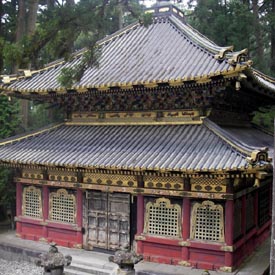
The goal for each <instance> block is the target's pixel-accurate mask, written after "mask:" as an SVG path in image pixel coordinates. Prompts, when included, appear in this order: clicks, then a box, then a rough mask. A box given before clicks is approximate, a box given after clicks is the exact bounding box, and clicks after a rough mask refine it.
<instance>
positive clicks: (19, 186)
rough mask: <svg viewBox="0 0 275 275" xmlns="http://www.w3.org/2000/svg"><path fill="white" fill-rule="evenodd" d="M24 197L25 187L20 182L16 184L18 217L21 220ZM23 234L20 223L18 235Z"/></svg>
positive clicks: (19, 223)
mask: <svg viewBox="0 0 275 275" xmlns="http://www.w3.org/2000/svg"><path fill="white" fill-rule="evenodd" d="M22 196H23V186H22V184H21V183H20V182H17V183H16V216H17V218H20V216H22ZM21 232H22V224H21V222H20V221H17V222H16V234H18V235H20V234H21Z"/></svg>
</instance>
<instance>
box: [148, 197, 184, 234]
mask: <svg viewBox="0 0 275 275" xmlns="http://www.w3.org/2000/svg"><path fill="white" fill-rule="evenodd" d="M144 233H147V234H151V235H157V236H165V237H181V207H180V206H179V205H178V204H171V202H170V200H169V199H165V198H159V199H157V200H156V201H155V203H153V202H148V203H147V204H146V214H145V227H144Z"/></svg>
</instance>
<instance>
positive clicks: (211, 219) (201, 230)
mask: <svg viewBox="0 0 275 275" xmlns="http://www.w3.org/2000/svg"><path fill="white" fill-rule="evenodd" d="M191 218H192V222H191V238H192V239H194V240H203V241H213V242H224V218H223V207H222V206H221V205H219V204H214V203H213V202H211V201H204V202H202V203H198V202H197V203H195V204H194V205H193V207H192V217H191Z"/></svg>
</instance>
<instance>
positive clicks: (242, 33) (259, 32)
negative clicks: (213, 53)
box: [189, 0, 275, 76]
mask: <svg viewBox="0 0 275 275" xmlns="http://www.w3.org/2000/svg"><path fill="white" fill-rule="evenodd" d="M274 2H275V1H274V0H266V1H260V0H228V1H225V0H209V1H203V0H199V1H196V2H195V1H193V0H190V1H189V5H190V6H193V12H192V13H191V15H190V16H189V21H190V23H191V24H192V25H194V26H195V27H196V28H197V29H198V30H199V31H200V32H202V33H203V34H204V35H206V36H207V37H209V38H210V39H212V40H213V41H214V42H216V43H217V44H218V45H220V46H229V45H234V50H235V51H238V50H242V49H244V48H248V49H249V54H250V58H251V59H252V60H253V62H254V67H255V68H257V69H259V70H261V71H263V72H265V73H267V74H271V75H274V76H275V66H274V68H271V63H272V62H274V64H275V51H274V55H272V54H271V52H272V48H274V47H275V39H274V41H273V42H272V39H271V38H272V37H273V36H274V35H275V34H274V26H275V16H274V9H273V8H272V3H273V4H274Z"/></svg>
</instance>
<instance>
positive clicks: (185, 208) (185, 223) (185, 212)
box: [181, 198, 191, 261]
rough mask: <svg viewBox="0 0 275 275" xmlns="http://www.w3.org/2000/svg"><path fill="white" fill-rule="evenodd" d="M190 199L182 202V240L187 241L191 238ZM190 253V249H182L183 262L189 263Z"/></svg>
mask: <svg viewBox="0 0 275 275" xmlns="http://www.w3.org/2000/svg"><path fill="white" fill-rule="evenodd" d="M190 205H191V203H190V198H183V202H182V224H181V226H182V239H183V241H186V240H187V239H189V238H190ZM188 259H189V253H188V247H187V246H183V247H182V260H183V261H188Z"/></svg>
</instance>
